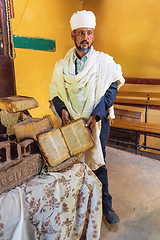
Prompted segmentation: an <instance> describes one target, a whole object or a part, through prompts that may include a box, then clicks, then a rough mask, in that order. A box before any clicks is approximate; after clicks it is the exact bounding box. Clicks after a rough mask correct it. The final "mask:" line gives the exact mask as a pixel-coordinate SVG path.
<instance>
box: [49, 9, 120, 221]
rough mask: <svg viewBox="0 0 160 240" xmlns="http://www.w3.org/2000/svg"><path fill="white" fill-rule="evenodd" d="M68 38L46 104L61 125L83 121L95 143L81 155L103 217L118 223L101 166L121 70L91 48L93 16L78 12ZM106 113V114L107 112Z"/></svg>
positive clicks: (106, 57)
mask: <svg viewBox="0 0 160 240" xmlns="http://www.w3.org/2000/svg"><path fill="white" fill-rule="evenodd" d="M70 24H71V28H72V32H71V37H72V39H73V41H74V43H75V47H73V48H72V49H70V50H69V51H68V53H67V54H66V56H65V57H64V58H63V59H61V60H60V61H58V62H57V63H56V65H55V68H54V72H53V77H52V81H51V83H50V87H49V92H50V101H52V102H53V104H54V106H55V109H56V111H57V113H58V115H59V116H60V117H61V119H62V124H63V125H65V124H68V123H70V122H71V121H72V120H75V119H78V118H83V119H86V126H87V127H88V128H89V129H90V130H91V132H92V135H93V137H94V140H95V145H94V147H93V148H92V149H91V150H89V151H87V152H86V153H85V154H83V159H84V160H85V162H86V164H87V165H88V166H89V167H90V168H91V169H92V170H93V172H94V173H95V174H96V176H97V177H98V178H99V180H100V181H101V182H102V207H103V214H104V215H105V218H106V220H107V221H108V223H110V224H116V223H118V222H119V217H118V215H117V214H116V213H115V212H114V210H113V209H112V197H111V195H110V194H109V192H108V177H107V169H106V167H105V156H106V152H105V147H106V145H107V140H108V136H109V131H110V120H109V118H108V116H109V114H110V115H113V112H112V111H109V110H113V109H112V105H113V103H114V101H115V98H116V95H117V90H118V89H119V87H120V86H122V85H123V84H124V78H123V77H122V72H121V67H120V65H118V64H116V63H115V62H114V61H113V58H112V57H110V56H109V55H108V54H104V53H102V52H98V51H95V50H94V49H93V46H92V45H93V42H94V36H95V34H94V29H95V26H96V19H95V15H94V13H93V12H91V11H85V10H84V11H78V12H77V13H74V14H73V16H72V17H71V19H70ZM109 112H110V113H109Z"/></svg>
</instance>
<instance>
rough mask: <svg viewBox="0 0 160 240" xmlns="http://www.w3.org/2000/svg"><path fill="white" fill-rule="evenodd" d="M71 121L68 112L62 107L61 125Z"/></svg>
mask: <svg viewBox="0 0 160 240" xmlns="http://www.w3.org/2000/svg"><path fill="white" fill-rule="evenodd" d="M70 122H71V117H70V114H69V112H68V111H67V110H65V109H62V125H67V124H68V123H70Z"/></svg>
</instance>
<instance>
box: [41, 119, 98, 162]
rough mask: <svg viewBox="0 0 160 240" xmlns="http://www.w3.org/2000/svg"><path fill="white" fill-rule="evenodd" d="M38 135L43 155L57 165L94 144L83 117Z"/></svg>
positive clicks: (47, 160)
mask: <svg viewBox="0 0 160 240" xmlns="http://www.w3.org/2000/svg"><path fill="white" fill-rule="evenodd" d="M37 137H38V142H39V146H40V150H41V152H42V156H43V157H44V159H45V160H46V162H47V163H48V164H49V165H50V166H56V165H58V164H60V163H62V162H63V161H65V160H66V159H68V158H70V157H72V156H75V155H76V154H78V153H83V152H85V151H87V150H88V149H90V148H91V147H92V146H93V145H94V141H93V138H92V136H91V133H90V131H89V130H88V128H87V127H86V126H85V123H84V121H83V120H82V119H78V120H76V121H73V122H72V123H70V124H68V125H66V126H63V127H61V128H58V129H54V130H52V131H49V132H48V133H44V134H40V135H38V136H37Z"/></svg>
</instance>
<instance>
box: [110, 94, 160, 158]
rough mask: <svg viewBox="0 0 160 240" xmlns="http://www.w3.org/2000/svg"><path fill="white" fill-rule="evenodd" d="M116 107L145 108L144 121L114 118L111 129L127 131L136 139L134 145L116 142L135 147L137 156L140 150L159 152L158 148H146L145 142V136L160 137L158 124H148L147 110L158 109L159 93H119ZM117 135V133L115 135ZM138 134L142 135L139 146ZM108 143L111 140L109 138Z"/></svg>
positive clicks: (159, 102) (159, 107)
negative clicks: (142, 138)
mask: <svg viewBox="0 0 160 240" xmlns="http://www.w3.org/2000/svg"><path fill="white" fill-rule="evenodd" d="M115 104H116V105H126V106H132V107H143V108H145V121H144V122H137V121H131V120H126V119H117V118H115V119H114V121H113V123H112V124H111V130H112V129H117V130H120V129H123V130H127V131H131V132H134V133H135V134H136V139H135V142H134V143H129V142H125V141H118V140H117V141H116V142H123V143H124V144H129V145H133V146H134V147H135V153H136V154H138V150H139V149H141V148H144V149H152V150H157V151H160V149H159V148H154V147H149V146H147V143H146V140H147V135H149V136H153V137H158V138H159V137H160V124H158V123H157V124H156V123H148V122H147V118H148V109H149V108H152V109H157V110H159V109H160V93H159V92H152V93H147V92H135V91H134V92H131V91H119V93H118V95H117V98H116V101H115ZM117 134H118V133H117ZM139 134H143V135H144V142H143V143H142V144H139V137H138V136H139ZM109 141H112V139H110V138H109Z"/></svg>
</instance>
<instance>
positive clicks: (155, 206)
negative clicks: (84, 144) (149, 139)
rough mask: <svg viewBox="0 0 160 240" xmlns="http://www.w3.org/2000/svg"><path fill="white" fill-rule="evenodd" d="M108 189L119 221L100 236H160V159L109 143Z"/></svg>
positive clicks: (129, 239) (121, 239) (149, 239)
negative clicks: (129, 151) (114, 146)
mask: <svg viewBox="0 0 160 240" xmlns="http://www.w3.org/2000/svg"><path fill="white" fill-rule="evenodd" d="M107 168H108V175H109V189H110V193H111V195H112V197H113V209H114V210H115V211H116V212H117V213H118V215H119V217H120V223H119V224H117V225H115V226H111V225H109V224H108V223H107V222H106V221H105V219H103V221H102V228H101V237H100V240H107V239H108V240H160V161H158V160H154V159H150V158H146V157H142V156H139V155H138V156H137V155H135V154H132V153H128V152H124V151H122V150H117V149H115V148H111V147H107Z"/></svg>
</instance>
